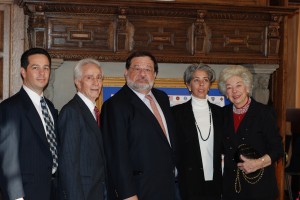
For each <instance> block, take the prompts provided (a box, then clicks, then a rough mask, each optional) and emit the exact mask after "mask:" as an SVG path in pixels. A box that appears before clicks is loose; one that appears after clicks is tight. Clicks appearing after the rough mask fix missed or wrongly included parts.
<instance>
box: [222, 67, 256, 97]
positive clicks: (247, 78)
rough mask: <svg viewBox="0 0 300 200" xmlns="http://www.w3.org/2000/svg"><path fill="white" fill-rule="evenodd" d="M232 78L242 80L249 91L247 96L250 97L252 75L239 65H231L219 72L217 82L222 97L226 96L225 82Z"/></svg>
mask: <svg viewBox="0 0 300 200" xmlns="http://www.w3.org/2000/svg"><path fill="white" fill-rule="evenodd" d="M232 76H238V77H241V78H242V79H243V81H244V84H245V85H246V87H247V88H248V89H249V96H251V95H252V89H253V75H252V73H251V72H250V71H249V70H248V69H247V68H246V67H243V66H241V65H232V66H229V67H226V68H224V69H223V70H222V71H221V72H220V76H219V81H218V87H219V90H220V92H221V93H222V94H223V95H226V81H227V80H228V79H229V78H231V77H232Z"/></svg>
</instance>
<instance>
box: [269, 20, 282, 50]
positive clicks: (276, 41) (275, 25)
mask: <svg viewBox="0 0 300 200" xmlns="http://www.w3.org/2000/svg"><path fill="white" fill-rule="evenodd" d="M282 19H283V17H282V16H280V15H271V22H270V24H269V27H268V47H269V48H268V53H267V55H268V56H277V55H278V53H279V45H280V33H279V29H280V23H281V21H282Z"/></svg>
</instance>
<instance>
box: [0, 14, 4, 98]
mask: <svg viewBox="0 0 300 200" xmlns="http://www.w3.org/2000/svg"><path fill="white" fill-rule="evenodd" d="M3 47H4V11H0V100H2V99H3V56H1V54H2V55H3Z"/></svg>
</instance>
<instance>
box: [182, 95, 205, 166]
mask: <svg viewBox="0 0 300 200" xmlns="http://www.w3.org/2000/svg"><path fill="white" fill-rule="evenodd" d="M185 105H186V106H185V108H184V111H183V112H184V126H185V127H186V129H187V131H186V134H187V136H188V140H189V141H191V144H192V146H193V148H194V150H195V152H200V144H199V137H198V132H197V129H196V125H195V116H194V112H193V108H192V101H191V100H189V101H188V102H187V103H186V104H185ZM197 154H198V159H199V161H200V162H201V163H202V157H201V153H197Z"/></svg>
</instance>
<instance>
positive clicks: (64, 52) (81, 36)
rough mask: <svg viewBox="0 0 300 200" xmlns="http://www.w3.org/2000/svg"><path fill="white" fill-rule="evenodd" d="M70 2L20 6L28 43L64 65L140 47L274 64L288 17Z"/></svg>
mask: <svg viewBox="0 0 300 200" xmlns="http://www.w3.org/2000/svg"><path fill="white" fill-rule="evenodd" d="M76 2H77V3H78V4H75V3H74V4H69V3H66V2H64V1H59V2H58V1H51V2H47V3H45V2H44V1H40V2H39V1H30V0H23V1H21V3H20V4H21V5H23V6H24V9H25V13H26V14H27V15H29V29H28V31H29V39H30V41H29V43H30V45H31V46H35V47H44V48H46V49H48V50H49V52H50V54H51V56H52V57H54V58H62V59H64V60H78V59H81V58H85V57H93V58H95V59H98V60H104V61H124V60H125V59H126V57H127V56H128V54H129V53H130V52H132V51H134V50H138V49H144V50H149V51H151V52H152V53H153V54H154V55H155V56H156V57H157V59H158V61H159V62H170V63H179V62H181V63H192V62H199V61H202V62H204V63H222V64H224V63H228V64H229V63H232V64H244V63H247V64H251V63H253V64H260V63H261V64H279V63H280V55H279V47H280V41H281V39H282V37H281V35H280V34H279V31H280V28H281V26H282V20H283V18H284V16H286V15H288V14H289V13H291V12H293V9H288V8H280V7H251V6H233V5H211V4H204V3H203V2H202V3H190V2H189V3H183V2H174V3H171V2H149V1H147V2H138V1H135V2H132V1H130V2H123V1H122V2H119V1H109V2H107V1H105V2H102V1H99V2H97V3H96V2H94V1H91V2H92V3H89V1H82V2H79V0H77V1H76ZM158 8H159V9H158ZM233 55H234V56H233Z"/></svg>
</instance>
